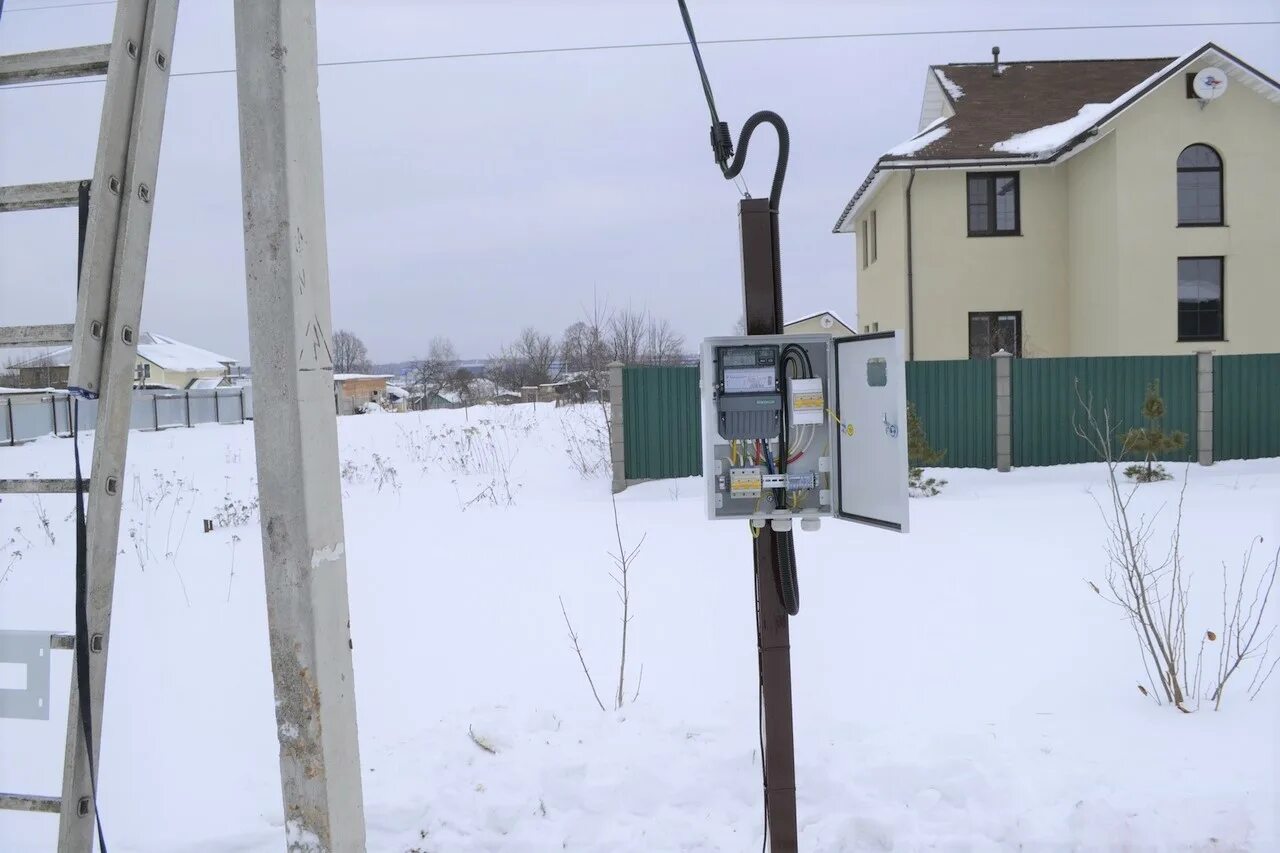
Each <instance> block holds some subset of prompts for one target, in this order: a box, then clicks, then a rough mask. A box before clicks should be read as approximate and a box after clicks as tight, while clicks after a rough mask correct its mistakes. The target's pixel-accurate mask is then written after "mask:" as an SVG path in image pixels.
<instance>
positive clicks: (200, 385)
mask: <svg viewBox="0 0 1280 853" xmlns="http://www.w3.org/2000/svg"><path fill="white" fill-rule="evenodd" d="M221 384H222V377H221V376H207V377H202V378H200V379H192V380H191V383H190V384H189V385H187V389H188V390H190V391H208V390H209V389H210V388H217V387H218V386H219V385H221Z"/></svg>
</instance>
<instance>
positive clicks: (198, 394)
mask: <svg viewBox="0 0 1280 853" xmlns="http://www.w3.org/2000/svg"><path fill="white" fill-rule="evenodd" d="M187 394H188V399H190V401H191V423H193V424H211V423H213V420H214V414H215V410H214V407H213V395H214V392H213V391H188V392H187Z"/></svg>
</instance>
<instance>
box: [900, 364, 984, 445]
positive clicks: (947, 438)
mask: <svg viewBox="0 0 1280 853" xmlns="http://www.w3.org/2000/svg"><path fill="white" fill-rule="evenodd" d="M995 393H996V392H995V364H994V362H992V361H990V360H989V359H972V360H970V359H965V360H963V361H912V362H908V363H907V400H908V401H910V402H911V403H914V404H915V407H916V414H917V415H918V416H919V418H920V422H921V424H923V426H924V431H925V436H926V437H927V438H928V440H929V446H930V447H932V448H934V449H935V450H945V451H946V456H944V457H943V459H942V461H941V462H940V463H938V464H939V465H940V466H942V467H946V468H994V467H995V465H996V398H995Z"/></svg>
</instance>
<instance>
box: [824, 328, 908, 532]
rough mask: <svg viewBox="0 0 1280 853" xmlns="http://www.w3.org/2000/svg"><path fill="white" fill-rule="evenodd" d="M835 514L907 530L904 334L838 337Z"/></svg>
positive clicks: (877, 525) (889, 333)
mask: <svg viewBox="0 0 1280 853" xmlns="http://www.w3.org/2000/svg"><path fill="white" fill-rule="evenodd" d="M835 347H836V389H837V394H836V405H837V412H836V413H837V414H838V415H839V416H840V439H839V442H838V443H837V451H836V470H837V475H838V477H839V480H838V481H837V488H836V492H837V494H836V514H837V516H839V517H840V518H843V519H847V520H848V521H857V522H861V523H862V524H870V525H873V526H875V527H883V528H887V529H889V530H896V531H898V532H900V533H906V532H907V371H906V365H905V364H904V362H903V358H902V336H901V335H900V334H898V333H897V332H877V333H875V334H871V335H854V336H853V337H851V338H837V339H836V341H835Z"/></svg>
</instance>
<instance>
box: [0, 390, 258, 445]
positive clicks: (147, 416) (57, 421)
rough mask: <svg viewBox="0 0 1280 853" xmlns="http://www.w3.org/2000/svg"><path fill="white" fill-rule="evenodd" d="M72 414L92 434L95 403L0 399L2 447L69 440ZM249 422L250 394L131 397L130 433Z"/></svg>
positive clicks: (55, 397) (63, 397) (41, 397)
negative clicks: (50, 439)
mask: <svg viewBox="0 0 1280 853" xmlns="http://www.w3.org/2000/svg"><path fill="white" fill-rule="evenodd" d="M188 406H190V409H189V410H188ZM73 411H78V412H79V418H80V424H79V426H80V429H82V430H92V429H93V428H94V425H95V424H96V422H97V417H98V401H97V400H75V399H73V398H71V397H69V396H68V395H67V394H66V393H65V392H60V393H57V394H14V395H6V396H4V397H0V446H7V445H10V444H16V443H18V442H24V441H30V440H32V439H33V438H39V437H40V436H43V435H53V434H55V433H56V434H57V435H62V436H67V435H70V434H71V418H72V412H73ZM10 412H12V417H11V416H10ZM188 412H189V413H188ZM252 417H253V394H252V391H251V389H249V388H244V389H241V388H222V389H219V390H217V391H214V390H212V389H210V390H207V391H190V392H187V391H177V392H174V391H134V392H133V410H132V411H131V413H130V417H129V428H130V429H139V430H154V429H156V427H157V424H159V428H160V429H168V428H171V427H185V426H187V425H189V424H208V423H222V424H238V423H241V422H243V421H245V420H248V419H250V418H252ZM11 424H12V428H11V426H10V425H11Z"/></svg>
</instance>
